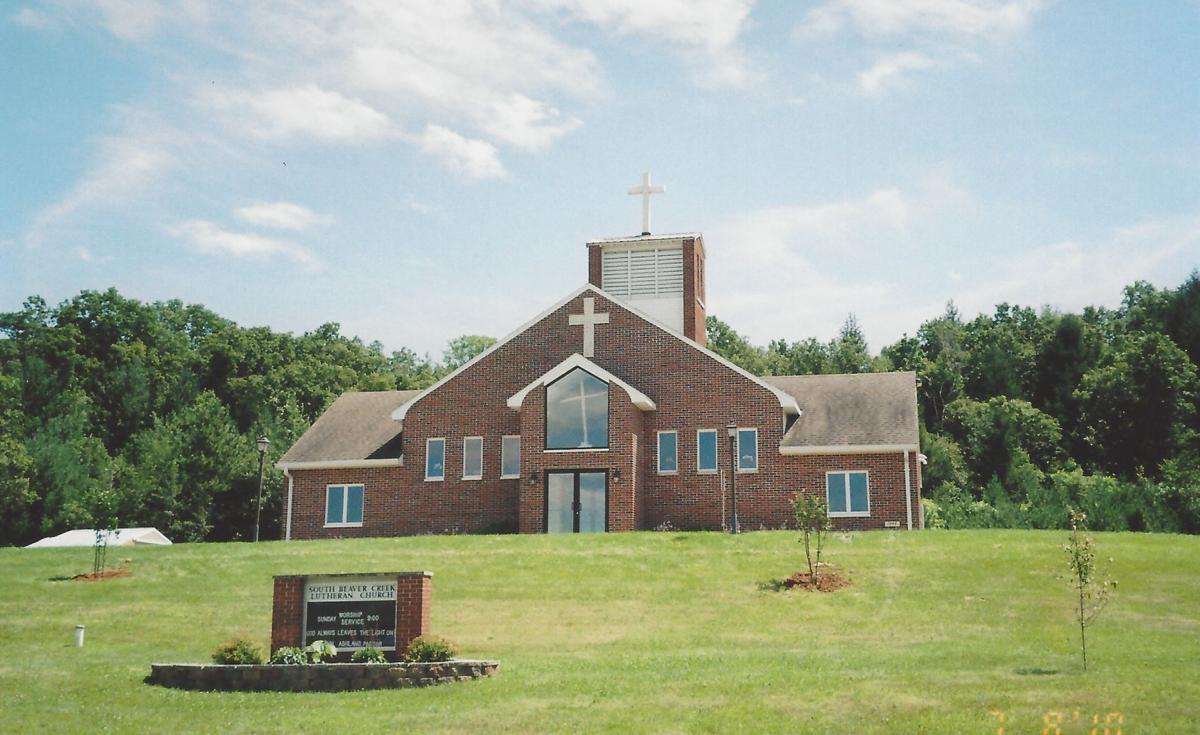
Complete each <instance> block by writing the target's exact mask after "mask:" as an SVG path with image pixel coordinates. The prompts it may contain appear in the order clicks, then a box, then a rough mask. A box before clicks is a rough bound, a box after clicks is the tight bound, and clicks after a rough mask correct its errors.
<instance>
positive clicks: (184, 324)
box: [0, 289, 494, 544]
mask: <svg viewBox="0 0 1200 735" xmlns="http://www.w3.org/2000/svg"><path fill="white" fill-rule="evenodd" d="M493 341H494V340H492V339H491V338H489V337H481V336H476V335H466V336H463V337H459V338H458V339H455V340H452V341H451V342H450V344H449V345H448V347H447V349H446V351H445V354H444V355H443V356H442V359H441V360H435V359H433V358H431V357H430V356H429V355H424V356H422V355H418V354H416V353H415V352H413V351H412V350H408V349H401V350H399V351H396V352H392V353H390V354H385V352H384V349H383V347H382V345H380V344H379V343H377V342H374V343H370V344H364V343H363V342H362V341H361V340H359V339H357V338H352V337H347V336H345V335H343V334H341V331H340V328H339V326H338V325H337V324H324V325H322V326H321V327H319V328H317V329H316V330H314V331H312V332H309V333H306V334H303V335H300V336H293V335H292V334H287V333H280V332H275V331H272V330H270V329H268V328H265V327H241V326H238V325H237V324H235V323H234V322H232V321H230V320H228V319H224V318H222V317H220V316H218V315H217V314H215V313H213V312H212V311H209V310H208V309H206V308H204V307H202V306H196V305H190V304H184V303H182V302H180V301H166V302H159V303H152V304H147V303H142V302H139V301H137V300H135V299H129V298H126V297H124V296H122V295H120V294H119V293H118V292H117V291H116V290H114V289H110V290H108V291H104V292H96V291H84V292H82V293H80V294H79V295H78V296H76V297H74V298H72V299H70V300H68V301H65V302H63V303H62V304H60V305H58V306H56V307H50V306H48V305H47V304H46V302H45V300H43V299H41V298H39V297H36V296H35V297H32V298H30V299H28V300H27V301H26V302H25V303H24V304H23V308H22V309H21V310H20V311H16V312H12V313H4V314H0V544H20V543H27V542H29V541H30V540H35V539H37V538H39V537H41V536H42V535H44V534H52V533H58V532H60V531H63V530H67V529H70V528H91V527H110V526H112V525H113V524H117V523H119V524H120V525H121V526H155V527H157V528H158V529H160V530H161V531H163V532H164V533H166V534H167V536H168V537H170V538H171V539H172V540H174V541H199V540H229V539H244V538H251V537H252V536H253V530H254V518H255V503H256V496H257V490H258V461H259V455H258V449H257V447H256V445H255V441H256V439H257V437H259V436H265V437H267V439H268V440H269V442H270V444H269V448H268V450H267V452H266V454H265V457H264V459H265V462H266V464H267V467H268V468H269V467H270V466H271V465H272V464H274V462H275V461H276V460H278V459H279V457H280V456H281V455H282V454H283V453H284V452H285V451H287V449H288V448H289V447H290V446H291V445H292V443H293V442H295V440H296V439H297V438H299V436H300V435H301V434H302V433H304V431H305V430H306V429H307V428H308V427H309V426H310V425H311V424H312V422H313V421H315V420H316V418H317V417H318V416H319V415H320V414H321V413H322V412H323V411H324V410H325V409H326V408H327V407H328V406H329V404H330V403H332V402H333V400H334V399H335V398H337V396H339V395H340V394H341V393H343V392H345V391H347V390H400V389H410V388H423V387H426V386H428V385H431V384H432V383H434V382H435V381H437V380H438V379H439V378H441V377H442V376H443V375H445V374H446V373H447V372H449V371H450V370H453V369H454V368H456V367H458V366H459V365H461V364H462V363H463V362H466V361H467V360H469V359H470V358H471V357H473V356H474V355H475V354H477V353H478V352H479V351H481V350H483V349H484V348H486V347H487V346H488V345H490V344H491V343H492V342H493ZM282 490H283V478H282V476H281V475H280V473H278V472H274V471H268V472H267V473H266V479H265V482H264V487H263V498H264V501H263V514H262V519H263V525H262V537H263V538H278V535H279V516H280V510H281V506H280V503H281V496H282Z"/></svg>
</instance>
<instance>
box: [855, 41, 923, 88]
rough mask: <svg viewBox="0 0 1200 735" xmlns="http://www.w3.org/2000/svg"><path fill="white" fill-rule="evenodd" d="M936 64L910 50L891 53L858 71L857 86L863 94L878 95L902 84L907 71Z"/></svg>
mask: <svg viewBox="0 0 1200 735" xmlns="http://www.w3.org/2000/svg"><path fill="white" fill-rule="evenodd" d="M937 65H938V63H937V62H936V61H934V60H933V59H931V58H929V57H928V56H925V55H924V54H918V53H915V52H912V51H904V52H901V53H898V54H891V55H889V56H885V57H883V58H882V59H880V60H879V61H877V62H875V64H874V66H872V67H870V68H869V69H864V70H863V71H861V72H859V73H858V86H859V88H860V89H862V91H863V93H864V94H867V95H872V96H876V95H880V94H883V93H884V92H886V91H888V90H890V89H893V88H896V87H899V86H902V85H903V84H904V83H905V74H906V73H907V72H911V71H920V70H922V69H932V68H934V67H936V66H937Z"/></svg>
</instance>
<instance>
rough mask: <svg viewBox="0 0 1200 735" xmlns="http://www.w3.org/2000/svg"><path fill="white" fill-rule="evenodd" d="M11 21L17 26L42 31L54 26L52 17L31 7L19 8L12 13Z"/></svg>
mask: <svg viewBox="0 0 1200 735" xmlns="http://www.w3.org/2000/svg"><path fill="white" fill-rule="evenodd" d="M12 21H13V22H14V23H16V24H17V25H19V26H25V27H26V28H33V29H35V30H39V31H44V30H46V29H48V28H51V27H53V26H54V24H55V23H54V18H52V17H51V16H50V15H48V14H46V13H43V12H42V11H40V10H34V9H33V8H21V9H20V10H18V11H17V12H15V13H13V15H12Z"/></svg>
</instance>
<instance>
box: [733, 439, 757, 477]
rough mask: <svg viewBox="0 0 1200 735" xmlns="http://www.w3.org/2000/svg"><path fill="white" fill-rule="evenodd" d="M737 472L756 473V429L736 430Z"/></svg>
mask: <svg viewBox="0 0 1200 735" xmlns="http://www.w3.org/2000/svg"><path fill="white" fill-rule="evenodd" d="M737 453H738V463H737V471H738V472H758V429H738V433H737Z"/></svg>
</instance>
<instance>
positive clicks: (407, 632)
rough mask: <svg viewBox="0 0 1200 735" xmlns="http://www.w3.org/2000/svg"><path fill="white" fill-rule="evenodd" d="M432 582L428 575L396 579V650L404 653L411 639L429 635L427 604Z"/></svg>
mask: <svg viewBox="0 0 1200 735" xmlns="http://www.w3.org/2000/svg"><path fill="white" fill-rule="evenodd" d="M432 596H433V580H432V579H431V578H430V576H429V574H428V573H425V574H402V575H400V576H399V577H397V578H396V650H397V651H404V650H405V649H406V648H408V644H409V642H410V641H412V639H413V638H417V637H419V636H423V635H428V634H429V604H430V598H431V597H432Z"/></svg>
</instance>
